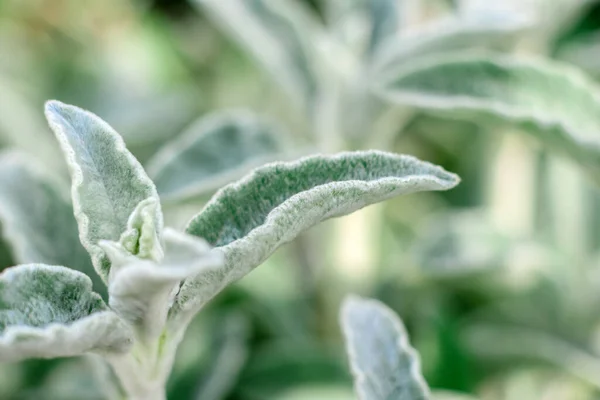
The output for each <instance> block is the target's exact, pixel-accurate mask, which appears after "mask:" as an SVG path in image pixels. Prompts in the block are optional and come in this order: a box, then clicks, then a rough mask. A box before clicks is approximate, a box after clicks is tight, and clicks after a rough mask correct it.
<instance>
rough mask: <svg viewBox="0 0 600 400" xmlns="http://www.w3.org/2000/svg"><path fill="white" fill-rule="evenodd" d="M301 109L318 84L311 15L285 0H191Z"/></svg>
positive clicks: (314, 26)
mask: <svg viewBox="0 0 600 400" xmlns="http://www.w3.org/2000/svg"><path fill="white" fill-rule="evenodd" d="M194 2H195V3H196V4H198V5H199V6H201V7H202V9H203V10H205V11H206V12H207V14H208V15H209V16H211V17H212V18H214V20H215V21H216V22H217V23H218V24H219V25H221V27H222V28H223V29H224V30H225V31H226V33H228V34H229V35H230V36H232V37H233V39H234V40H236V41H237V42H238V43H239V44H240V45H241V47H242V48H243V49H244V50H246V51H247V52H248V53H250V55H251V56H252V57H254V58H255V59H256V61H257V62H259V63H260V64H262V66H263V67H264V68H265V69H266V71H267V72H268V73H269V74H270V75H271V76H272V77H273V78H274V79H275V80H276V81H277V82H278V83H279V84H280V85H281V86H282V87H283V88H284V90H286V91H287V92H288V93H289V94H290V95H291V96H292V97H293V98H294V100H295V101H296V102H297V104H299V105H300V106H303V107H304V108H305V109H306V110H310V109H311V105H312V103H313V102H314V98H315V97H316V95H317V90H318V77H317V75H318V71H317V66H316V62H315V54H314V50H313V46H314V45H315V41H316V40H317V39H316V38H315V36H317V35H318V34H317V33H316V31H317V30H318V28H317V24H316V21H314V20H313V16H312V15H310V14H309V13H308V12H307V10H304V9H302V7H301V5H300V4H297V3H295V2H292V1H289V0H227V1H223V0H195V1H194Z"/></svg>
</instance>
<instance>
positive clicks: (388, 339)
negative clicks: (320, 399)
mask: <svg viewBox="0 0 600 400" xmlns="http://www.w3.org/2000/svg"><path fill="white" fill-rule="evenodd" d="M340 319H341V324H342V328H343V332H344V336H345V338H346V348H347V351H348V354H349V357H350V364H351V366H352V372H353V374H354V385H355V389H356V392H357V394H358V397H359V398H360V399H361V400H388V399H395V400H427V399H429V388H428V387H427V384H426V383H425V380H424V379H423V376H422V375H421V366H420V361H419V356H418V354H417V352H416V351H415V350H414V349H413V348H412V347H411V346H410V343H409V342H408V334H407V333H406V329H405V328H404V325H403V324H402V321H401V320H400V319H399V318H398V317H397V316H396V315H395V314H394V312H393V311H392V310H390V309H389V308H388V307H386V306H385V305H383V304H382V303H380V302H379V301H376V300H371V299H362V298H359V297H356V296H350V297H347V298H346V300H345V301H344V303H343V305H342V309H341V313H340Z"/></svg>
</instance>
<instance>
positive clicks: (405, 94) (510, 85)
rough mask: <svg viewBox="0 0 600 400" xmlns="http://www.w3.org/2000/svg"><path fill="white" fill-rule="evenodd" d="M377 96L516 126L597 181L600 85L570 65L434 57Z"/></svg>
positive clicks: (490, 56) (492, 57) (410, 67)
mask: <svg viewBox="0 0 600 400" xmlns="http://www.w3.org/2000/svg"><path fill="white" fill-rule="evenodd" d="M380 94H381V95H382V96H384V97H385V98H386V99H388V100H390V101H392V102H395V103H397V104H402V105H410V106H414V107H418V108H420V109H423V110H427V111H430V112H434V113H440V114H443V115H446V116H449V117H451V118H454V119H457V118H458V119H475V120H478V121H479V120H482V121H484V122H485V121H492V122H497V123H509V124H513V125H515V126H517V127H520V128H523V129H524V130H525V131H526V132H530V133H532V134H534V135H535V136H536V137H538V138H539V139H540V140H541V141H542V142H543V143H547V144H549V145H551V146H553V147H554V148H556V149H558V150H559V151H562V152H565V153H567V154H568V155H570V156H571V157H572V158H573V159H574V160H575V161H577V162H579V163H580V164H581V165H582V166H583V167H584V168H585V169H587V170H588V172H590V173H591V174H592V175H593V177H594V178H595V179H596V180H598V181H600V90H599V89H598V88H597V86H596V84H595V83H594V82H593V81H592V80H591V79H589V78H587V77H586V76H585V75H583V74H582V73H580V72H579V71H577V70H574V69H572V68H569V67H566V66H562V65H560V64H556V63H553V62H550V61H543V60H538V59H533V58H525V57H520V58H517V57H507V56H500V55H493V54H486V53H471V54H460V55H448V56H439V57H431V58H427V59H422V60H419V61H416V62H414V63H410V64H409V65H407V66H406V67H405V68H402V69H399V70H397V71H396V72H395V73H394V75H393V76H390V77H389V79H388V80H387V81H386V83H385V84H384V85H383V87H382V88H381V92H380Z"/></svg>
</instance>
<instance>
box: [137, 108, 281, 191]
mask: <svg viewBox="0 0 600 400" xmlns="http://www.w3.org/2000/svg"><path fill="white" fill-rule="evenodd" d="M278 136H279V137H278ZM282 151H283V143H282V138H281V132H278V129H277V128H276V127H275V126H274V125H273V124H271V123H269V122H267V121H263V120H261V119H260V118H257V117H256V116H255V115H253V114H252V113H250V112H247V111H233V112H231V111H229V112H217V113H215V114H212V115H210V116H207V117H202V118H200V119H199V120H198V121H197V122H196V123H194V124H193V125H192V126H191V127H190V128H189V129H188V130H187V131H186V132H184V133H183V134H182V135H181V136H179V137H178V138H177V139H175V140H173V141H171V142H170V143H169V144H167V145H166V146H165V147H164V148H163V149H161V151H159V153H158V154H156V156H155V157H154V158H153V159H151V160H150V161H149V162H148V166H147V170H148V174H149V175H150V177H152V179H153V181H154V183H155V184H156V188H157V189H158V193H159V194H160V196H161V198H162V199H163V201H164V200H167V201H168V200H183V199H189V198H191V197H194V196H199V195H205V194H208V193H209V192H211V191H215V190H217V189H218V188H220V187H221V186H223V185H225V184H227V183H230V182H231V181H233V180H235V179H238V178H239V177H240V176H242V175H243V174H245V173H246V172H247V171H248V170H249V169H252V168H254V167H257V166H259V165H261V164H264V163H265V162H268V161H274V160H275V159H276V158H277V157H280V156H281V152H282Z"/></svg>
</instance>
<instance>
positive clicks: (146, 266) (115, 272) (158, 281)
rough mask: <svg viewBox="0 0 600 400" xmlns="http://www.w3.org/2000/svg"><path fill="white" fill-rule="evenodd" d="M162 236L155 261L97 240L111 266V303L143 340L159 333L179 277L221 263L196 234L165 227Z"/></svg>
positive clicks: (196, 272)
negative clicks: (161, 255) (161, 247)
mask: <svg viewBox="0 0 600 400" xmlns="http://www.w3.org/2000/svg"><path fill="white" fill-rule="evenodd" d="M163 239H164V241H165V255H164V258H163V259H161V260H160V261H156V262H155V261H149V260H144V259H140V258H139V257H136V256H134V255H132V254H131V253H130V252H129V251H128V250H127V249H125V248H124V247H123V246H122V245H121V244H120V243H117V242H110V241H101V242H100V243H99V245H100V246H101V247H102V248H103V249H104V251H105V252H106V254H107V255H108V257H109V259H110V260H111V262H112V265H113V268H112V270H111V280H110V285H109V287H108V293H109V295H110V305H111V307H112V308H113V309H114V310H115V311H117V312H118V313H119V315H121V316H122V317H123V318H124V319H125V320H127V321H129V322H130V323H131V324H132V325H134V326H135V327H136V328H138V332H140V333H141V334H142V335H143V336H144V338H146V339H147V338H155V337H157V336H159V335H160V333H161V331H162V329H163V327H164V323H165V320H166V316H167V312H168V310H169V307H170V305H171V304H172V303H173V298H174V296H175V293H176V292H177V288H178V287H179V283H180V282H181V281H182V280H184V279H185V278H188V277H191V276H194V275H197V274H199V273H201V272H203V271H205V272H207V273H210V271H211V270H212V269H214V268H216V267H219V266H221V265H222V263H223V257H222V255H221V254H219V253H214V252H210V247H209V246H208V245H207V243H206V242H205V241H204V240H201V239H198V238H197V237H194V236H191V235H186V234H183V233H179V232H177V231H175V230H172V229H169V228H166V229H165V230H164V232H163Z"/></svg>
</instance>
